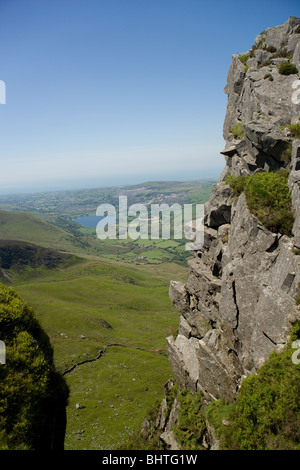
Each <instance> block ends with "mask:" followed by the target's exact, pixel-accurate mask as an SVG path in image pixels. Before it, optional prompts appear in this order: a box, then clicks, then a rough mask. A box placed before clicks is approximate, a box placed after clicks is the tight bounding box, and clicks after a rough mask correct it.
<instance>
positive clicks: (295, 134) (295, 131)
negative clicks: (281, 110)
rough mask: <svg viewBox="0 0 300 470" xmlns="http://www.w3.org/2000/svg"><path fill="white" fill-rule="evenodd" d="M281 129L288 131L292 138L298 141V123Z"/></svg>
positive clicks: (299, 136) (299, 123)
mask: <svg viewBox="0 0 300 470" xmlns="http://www.w3.org/2000/svg"><path fill="white" fill-rule="evenodd" d="M282 129H289V131H290V133H291V135H292V137H295V138H296V139H300V122H297V123H296V124H291V125H290V126H284V127H283V128H282Z"/></svg>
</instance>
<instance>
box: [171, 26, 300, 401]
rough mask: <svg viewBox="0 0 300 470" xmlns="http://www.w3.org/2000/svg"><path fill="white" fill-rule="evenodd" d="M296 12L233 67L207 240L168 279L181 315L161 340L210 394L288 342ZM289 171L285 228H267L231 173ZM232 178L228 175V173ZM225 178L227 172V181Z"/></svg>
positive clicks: (298, 88) (298, 106)
mask: <svg viewBox="0 0 300 470" xmlns="http://www.w3.org/2000/svg"><path fill="white" fill-rule="evenodd" d="M298 71H300V18H295V17H290V18H289V19H288V20H287V21H286V22H285V23H284V24H283V25H279V26H275V27H271V28H268V29H267V30H266V31H265V32H263V33H262V34H260V35H259V36H257V37H256V39H255V43H254V45H253V47H252V49H251V50H249V51H247V52H244V53H241V54H235V55H233V57H232V64H231V66H230V69H229V73H228V78H227V85H226V87H225V93H227V95H228V101H227V111H226V117H225V121H224V132H223V136H224V139H225V142H226V144H225V148H224V150H222V151H221V154H222V155H223V156H224V157H225V162H226V164H225V168H224V170H223V172H222V175H221V177H220V181H219V182H218V183H217V184H216V185H215V187H214V189H213V193H212V196H211V198H210V200H209V201H208V203H207V204H206V205H205V215H204V244H203V247H202V249H201V250H198V251H196V252H194V258H193V259H192V260H191V261H189V276H188V280H187V282H186V283H185V284H183V283H181V282H177V281H171V283H170V291H169V295H170V299H171V300H172V302H173V303H174V305H175V306H176V307H177V308H178V309H179V311H180V313H181V319H180V327H179V333H178V335H177V337H176V338H174V337H173V336H170V337H168V338H167V353H168V358H169V362H170V365H171V368H172V371H173V374H174V377H175V379H176V381H177V382H178V384H179V385H180V386H181V387H182V388H185V389H187V390H188V391H190V392H196V391H201V392H203V394H204V396H205V398H206V399H207V400H208V401H211V400H215V399H219V398H223V399H225V400H228V401H232V400H234V399H235V397H236V395H237V393H238V391H239V388H240V385H241V382H242V380H243V378H244V377H246V376H249V375H251V374H254V373H255V372H256V371H257V369H258V368H259V367H261V366H262V365H263V364H264V363H265V362H266V360H267V359H268V357H269V355H270V353H271V352H272V351H280V350H281V349H282V348H283V347H284V345H285V344H286V343H287V341H288V338H289V335H290V331H291V327H292V325H293V324H294V323H295V322H296V321H297V320H299V318H300V315H299V307H298V306H297V305H296V302H295V300H296V298H297V296H298V292H299V283H300V256H299V253H300V250H299V248H300V196H299V192H300V140H299V138H297V137H300V134H299V128H300V78H299V73H298ZM280 170H283V171H284V172H285V174H288V180H287V183H288V190H290V198H291V209H292V213H293V221H292V227H291V230H290V233H289V232H288V231H283V232H280V231H278V230H274V229H270V228H269V227H266V225H265V224H264V223H263V222H262V220H260V218H259V217H257V215H255V214H254V213H253V212H252V211H251V210H250V209H249V204H248V201H247V197H246V194H245V192H244V191H240V193H238V194H237V193H236V192H234V190H233V188H232V185H230V184H228V181H229V180H230V178H231V179H232V178H236V177H237V178H241V177H245V178H251V177H253V175H257V174H258V173H259V174H262V173H263V174H266V173H270V172H272V173H273V172H274V173H277V172H278V171H280ZM229 177H230V178H229ZM228 178H229V179H228Z"/></svg>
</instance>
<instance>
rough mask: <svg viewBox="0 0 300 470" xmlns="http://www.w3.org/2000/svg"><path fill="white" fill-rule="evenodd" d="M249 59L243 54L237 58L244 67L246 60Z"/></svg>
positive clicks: (247, 55)
mask: <svg viewBox="0 0 300 470" xmlns="http://www.w3.org/2000/svg"><path fill="white" fill-rule="evenodd" d="M249 57H250V54H249V53H247V54H243V55H241V56H240V57H239V59H240V61H241V62H242V64H244V65H246V63H247V61H248V59H249Z"/></svg>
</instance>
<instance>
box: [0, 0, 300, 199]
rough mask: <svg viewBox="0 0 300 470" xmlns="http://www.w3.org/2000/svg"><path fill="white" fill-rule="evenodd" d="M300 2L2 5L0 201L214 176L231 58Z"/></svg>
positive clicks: (3, 1)
mask: <svg viewBox="0 0 300 470" xmlns="http://www.w3.org/2000/svg"><path fill="white" fill-rule="evenodd" d="M289 16H300V6H299V2H298V0H297V1H292V0H290V1H289V0H287V1H282V0H280V1H278V0H272V1H269V0H268V1H264V0H261V1H257V0H254V1H251V2H236V1H231V0H229V1H226V2H224V1H218V0H217V1H214V2H212V1H211V2H209V1H201V0H0V19H1V27H0V80H3V81H4V82H5V84H6V104H1V105H0V158H1V165H0V193H2V194H3V193H9V192H27V191H40V190H51V189H69V188H82V187H96V186H104V185H113V184H130V183H136V182H143V181H149V180H165V179H179V178H190V179H193V178H205V177H216V178H218V176H219V174H220V172H221V171H222V169H223V167H224V159H223V156H222V155H220V151H221V150H222V149H223V146H224V141H223V136H222V128H223V121H224V117H225V112H226V101H227V97H226V95H225V94H224V86H225V84H226V79H227V73H228V69H229V66H230V63H231V57H232V54H234V53H238V52H244V51H247V50H249V49H250V48H251V46H252V45H253V43H254V38H255V36H257V35H258V34H260V33H261V32H262V31H263V30H265V29H266V28H267V27H270V26H275V25H277V24H282V23H284V22H285V21H286V20H287V19H288V17H289Z"/></svg>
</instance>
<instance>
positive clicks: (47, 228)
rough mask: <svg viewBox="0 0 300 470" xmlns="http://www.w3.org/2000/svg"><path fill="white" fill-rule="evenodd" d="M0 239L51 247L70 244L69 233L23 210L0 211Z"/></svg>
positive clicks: (63, 246) (58, 247) (59, 247)
mask: <svg viewBox="0 0 300 470" xmlns="http://www.w3.org/2000/svg"><path fill="white" fill-rule="evenodd" d="M0 239H1V240H20V241H24V242H30V243H37V244H38V245H41V246H45V247H47V248H53V249H63V248H66V247H68V248H71V246H72V243H71V241H72V238H71V236H70V234H68V233H67V232H65V231H64V230H62V229H60V228H58V227H55V226H54V225H50V224H48V223H46V222H43V221H42V220H39V219H37V218H36V217H33V216H32V215H30V214H25V213H23V212H9V211H2V210H1V211H0Z"/></svg>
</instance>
